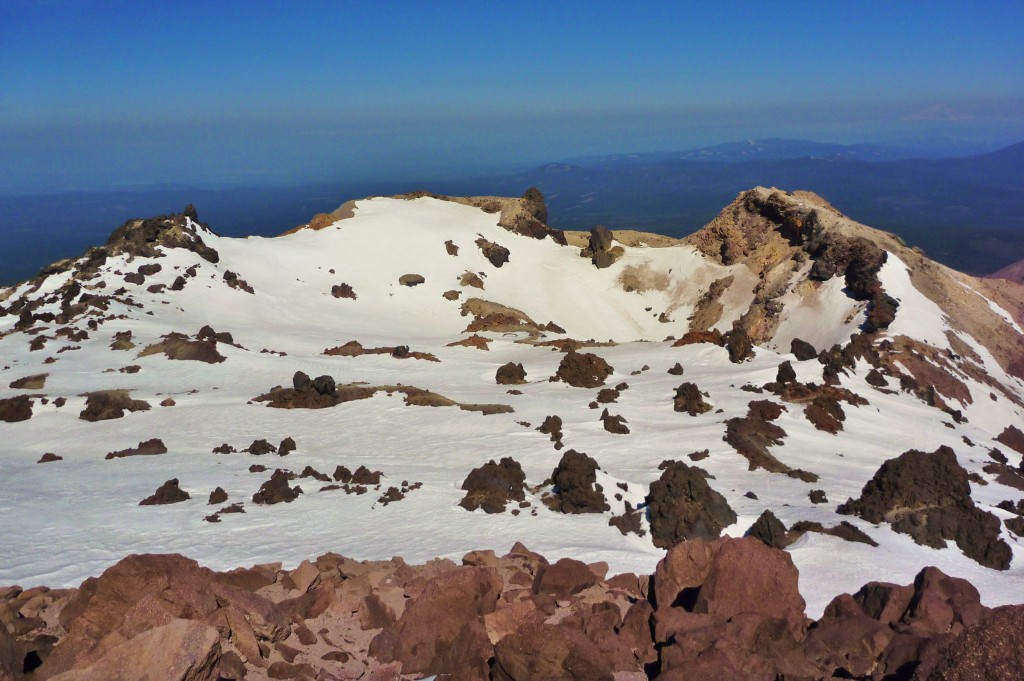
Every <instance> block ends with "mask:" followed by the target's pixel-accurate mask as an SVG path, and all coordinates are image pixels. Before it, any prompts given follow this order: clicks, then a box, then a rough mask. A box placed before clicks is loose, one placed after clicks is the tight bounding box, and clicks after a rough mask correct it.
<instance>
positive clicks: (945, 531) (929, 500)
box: [836, 445, 1012, 570]
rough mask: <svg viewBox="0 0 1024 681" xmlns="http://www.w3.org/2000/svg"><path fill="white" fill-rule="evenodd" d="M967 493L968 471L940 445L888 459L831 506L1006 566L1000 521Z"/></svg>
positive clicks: (990, 564) (986, 563)
mask: <svg viewBox="0 0 1024 681" xmlns="http://www.w3.org/2000/svg"><path fill="white" fill-rule="evenodd" d="M970 493H971V486H970V483H969V482H968V481H967V471H966V470H964V469H963V468H962V467H961V466H960V464H959V463H957V460H956V454H955V453H954V452H953V450H952V449H950V448H949V447H947V446H945V445H943V446H941V447H939V448H938V449H937V450H935V451H934V452H932V453H926V452H920V451H917V450H909V451H907V452H904V453H903V454H901V455H899V456H898V457H896V458H895V459H889V460H888V461H886V462H885V463H883V464H882V466H881V467H880V468H879V469H878V471H877V472H876V473H875V475H874V476H873V477H872V478H871V480H869V481H868V483H867V484H866V485H864V489H863V491H862V492H861V496H860V497H859V498H858V499H852V498H851V499H849V500H847V502H846V503H845V504H841V505H840V506H839V508H838V509H836V510H837V511H838V512H839V513H847V514H852V515H857V516H860V517H861V518H863V519H864V520H867V521H868V522H871V523H876V524H877V523H881V522H883V521H885V522H888V523H890V524H891V525H892V529H893V530H895V531H896V532H900V533H903V534H909V535H910V536H911V537H912V538H913V539H914V541H915V542H917V543H918V544H924V545H926V546H931V547H933V548H944V547H945V546H946V540H948V539H952V540H953V541H955V542H956V544H957V546H958V547H959V548H960V550H961V551H963V552H964V555H966V556H967V557H969V558H973V559H974V560H976V561H978V562H979V563H981V564H982V565H984V566H985V567H990V568H995V569H997V570H1005V569H1007V568H1008V567H1009V566H1010V558H1011V555H1012V554H1011V551H1010V547H1009V546H1008V545H1007V544H1006V542H1005V541H1003V540H1002V539H1000V538H999V530H1000V524H999V519H998V518H997V517H996V516H994V515H992V514H991V513H988V512H986V511H982V510H981V509H979V508H978V507H976V506H975V505H974V501H973V500H972V499H971V496H970Z"/></svg>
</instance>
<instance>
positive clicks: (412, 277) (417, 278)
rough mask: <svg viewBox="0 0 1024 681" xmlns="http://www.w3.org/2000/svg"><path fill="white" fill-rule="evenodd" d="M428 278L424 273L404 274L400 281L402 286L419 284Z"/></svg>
mask: <svg viewBox="0 0 1024 681" xmlns="http://www.w3.org/2000/svg"><path fill="white" fill-rule="evenodd" d="M426 281H427V280H426V279H425V278H424V277H423V275H422V274H403V275H402V276H400V277H399V278H398V283H399V284H401V285H402V286H409V287H412V286H419V285H420V284H423V283H425V282H426Z"/></svg>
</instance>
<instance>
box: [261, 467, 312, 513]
mask: <svg viewBox="0 0 1024 681" xmlns="http://www.w3.org/2000/svg"><path fill="white" fill-rule="evenodd" d="M292 477H294V476H293V475H292V476H290V475H289V474H288V473H286V472H285V471H283V470H281V469H278V470H276V471H274V473H273V474H272V475H271V476H270V480H267V481H266V482H264V483H263V484H262V485H260V490H259V491H258V492H256V494H254V495H252V500H253V503H256V504H265V505H268V506H269V505H271V504H279V503H281V502H285V503H290V502H292V501H295V500H296V499H298V498H299V495H300V494H302V488H301V487H299V486H298V485H296V486H295V487H292V486H291V485H290V484H289V483H290V482H291V479H292Z"/></svg>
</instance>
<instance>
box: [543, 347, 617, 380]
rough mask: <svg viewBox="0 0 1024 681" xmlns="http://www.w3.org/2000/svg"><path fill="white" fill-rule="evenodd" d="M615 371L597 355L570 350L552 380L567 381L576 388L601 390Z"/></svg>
mask: <svg viewBox="0 0 1024 681" xmlns="http://www.w3.org/2000/svg"><path fill="white" fill-rule="evenodd" d="M614 370H615V369H614V368H613V367H612V366H611V365H609V364H608V362H606V361H605V360H604V359H602V358H601V357H598V356H597V355H595V354H592V353H589V352H576V351H575V350H570V351H569V352H567V353H565V355H564V356H563V357H562V361H561V362H560V363H559V364H558V371H557V372H555V375H554V376H553V377H552V378H551V380H552V381H565V382H566V383H568V384H569V385H571V386H573V387H576V388H599V387H601V386H602V385H604V381H605V379H606V378H608V377H609V376H610V375H611V374H612V372H613V371H614Z"/></svg>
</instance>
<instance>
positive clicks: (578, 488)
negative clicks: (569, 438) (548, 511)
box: [549, 449, 610, 513]
mask: <svg viewBox="0 0 1024 681" xmlns="http://www.w3.org/2000/svg"><path fill="white" fill-rule="evenodd" d="M599 468H600V466H598V465H597V461H595V460H594V459H593V458H592V457H589V456H587V455H586V454H584V453H582V452H577V451H576V450H575V449H570V450H568V451H566V452H565V453H564V454H563V455H562V458H561V460H560V461H559V462H558V465H557V466H555V469H554V470H553V471H551V481H552V482H553V483H554V492H553V495H552V497H551V498H550V500H549V501H550V503H549V505H550V506H551V508H553V509H554V510H556V511H560V512H562V513H603V512H604V511H607V510H609V509H610V507H609V506H608V502H607V501H606V500H605V496H604V490H603V489H602V488H601V485H599V484H598V483H597V470H598V469H599Z"/></svg>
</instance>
